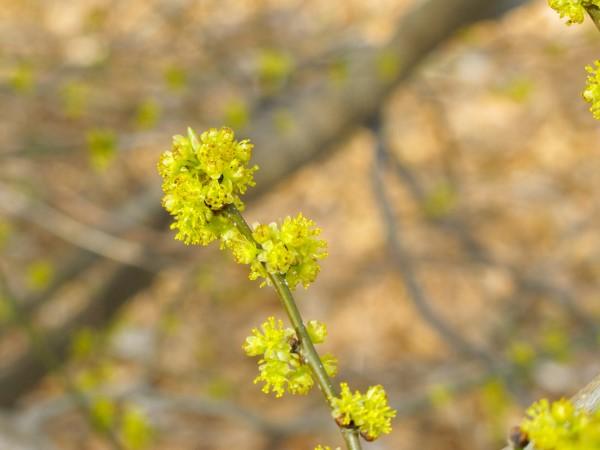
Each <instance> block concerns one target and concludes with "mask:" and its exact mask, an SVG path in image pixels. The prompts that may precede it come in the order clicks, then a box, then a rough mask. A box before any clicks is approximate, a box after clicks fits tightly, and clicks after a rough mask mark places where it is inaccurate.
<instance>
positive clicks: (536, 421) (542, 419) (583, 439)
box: [521, 399, 600, 450]
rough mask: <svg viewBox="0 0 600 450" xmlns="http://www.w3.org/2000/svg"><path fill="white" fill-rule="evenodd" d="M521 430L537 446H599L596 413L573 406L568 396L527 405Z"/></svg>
mask: <svg viewBox="0 0 600 450" xmlns="http://www.w3.org/2000/svg"><path fill="white" fill-rule="evenodd" d="M527 416H528V417H527V419H525V420H524V421H523V422H522V423H521V430H522V431H523V432H525V433H526V434H527V436H528V438H529V440H530V441H531V442H532V443H533V444H534V445H535V448H536V449H538V450H593V449H599V448H600V413H599V412H595V413H587V412H585V411H582V410H579V409H576V408H575V406H574V405H573V403H572V402H571V401H569V400H565V399H562V400H559V401H556V402H553V403H550V402H548V400H546V399H542V400H540V401H538V402H536V403H534V404H533V405H531V406H530V407H529V409H528V410H527Z"/></svg>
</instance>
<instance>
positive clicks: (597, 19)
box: [585, 5, 600, 31]
mask: <svg viewBox="0 0 600 450" xmlns="http://www.w3.org/2000/svg"><path fill="white" fill-rule="evenodd" d="M585 10H586V11H587V13H588V14H589V15H590V17H591V18H592V21H593V22H594V25H596V28H598V31H600V8H599V7H597V6H596V5H589V6H586V7H585Z"/></svg>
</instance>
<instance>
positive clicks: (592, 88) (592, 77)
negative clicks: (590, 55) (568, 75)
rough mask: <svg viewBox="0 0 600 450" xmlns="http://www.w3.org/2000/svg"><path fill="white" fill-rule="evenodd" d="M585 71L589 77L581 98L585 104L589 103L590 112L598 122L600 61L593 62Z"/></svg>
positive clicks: (599, 115)
mask: <svg viewBox="0 0 600 450" xmlns="http://www.w3.org/2000/svg"><path fill="white" fill-rule="evenodd" d="M585 70H586V71H587V72H588V73H589V75H588V77H587V84H586V88H585V90H584V91H583V98H584V99H585V101H586V102H588V103H591V106H590V111H591V112H592V115H593V116H594V119H598V120H600V60H598V61H596V62H594V65H593V66H591V65H590V66H586V67H585Z"/></svg>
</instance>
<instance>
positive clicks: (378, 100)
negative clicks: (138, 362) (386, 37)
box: [0, 0, 520, 406]
mask: <svg viewBox="0 0 600 450" xmlns="http://www.w3.org/2000/svg"><path fill="white" fill-rule="evenodd" d="M509 3H512V2H509ZM517 3H520V2H517ZM500 4H502V3H496V2H494V3H492V4H490V2H489V0H427V1H422V2H417V4H416V5H415V6H413V7H412V8H411V9H410V10H409V11H408V12H407V14H406V15H404V16H403V17H402V18H401V19H400V21H399V23H398V25H397V31H396V33H395V35H394V37H393V38H392V40H391V41H390V42H389V43H388V44H387V45H385V46H383V47H381V48H367V49H361V50H360V51H357V52H355V53H354V54H353V55H352V58H351V59H350V60H349V61H348V78H347V80H346V81H345V82H344V83H342V84H340V85H337V86H336V85H332V84H331V82H330V81H327V80H326V81H321V82H319V83H317V84H315V85H312V86H308V87H303V88H301V89H294V88H290V89H288V91H286V92H284V93H283V94H282V95H281V96H279V97H278V98H277V99H276V100H275V101H274V102H273V103H272V104H271V105H269V106H268V107H267V108H265V110H263V111H260V112H259V113H258V115H257V117H256V118H255V120H253V122H252V127H251V128H250V129H247V130H242V131H241V135H242V136H244V137H249V138H251V139H252V140H253V142H254V143H255V144H256V152H255V162H256V163H257V164H259V165H260V166H261V167H262V170H261V171H259V172H258V173H257V176H256V181H257V185H258V186H260V189H257V190H255V191H254V192H253V195H260V194H262V193H263V192H265V191H266V190H269V189H271V188H272V186H273V185H274V184H276V183H277V182H278V181H280V180H281V179H283V178H285V177H286V176H287V175H289V174H290V173H292V172H293V171H295V170H296V169H298V168H299V167H301V166H302V165H304V164H306V163H308V162H309V161H312V160H314V159H315V158H317V157H322V156H323V155H324V154H325V153H326V152H325V150H326V149H328V148H331V145H332V144H334V143H336V142H339V140H340V139H341V138H343V137H344V136H346V135H348V134H349V133H351V132H352V131H353V130H354V129H355V128H356V127H357V126H358V125H360V124H362V123H365V122H366V121H367V120H368V119H369V118H371V117H373V116H374V115H376V114H377V113H378V111H379V110H380V108H381V107H382V105H383V104H384V103H385V100H386V98H387V96H388V95H389V93H390V92H391V90H392V89H393V88H394V87H396V86H397V85H398V83H399V82H401V81H402V80H404V79H405V78H406V77H408V76H409V75H410V74H411V73H413V72H414V70H415V69H416V67H417V65H418V63H419V62H421V61H422V60H423V59H424V58H425V57H426V56H427V55H428V54H429V53H430V52H431V51H432V50H434V49H435V48H436V47H437V46H438V45H439V44H441V43H442V42H444V41H445V40H446V39H447V38H448V37H450V36H452V35H453V34H454V33H455V32H456V31H457V30H458V29H460V28H461V27H463V26H466V25H468V24H470V23H473V22H474V21H476V20H478V19H480V18H483V17H489V16H490V14H491V15H492V16H493V15H494V14H495V12H493V11H492V10H493V9H494V8H496V7H497V6H498V5H500ZM382 58H383V59H384V60H385V62H386V66H387V69H386V71H385V72H383V73H382V72H381V71H380V70H378V69H377V68H378V67H380V66H381V61H382ZM282 113H284V114H285V115H286V116H287V117H289V118H290V119H291V121H290V125H291V126H290V127H287V128H286V129H285V130H282V128H281V121H280V120H279V118H280V117H281V114H282ZM148 215H149V216H150V217H152V219H151V222H153V223H154V224H155V225H157V226H161V227H162V226H164V225H165V224H166V223H167V220H166V216H165V214H164V213H163V211H162V208H161V207H160V201H159V196H158V195H157V196H156V204H155V206H154V207H148ZM110 265H111V267H112V268H111V271H112V275H111V276H110V277H109V278H108V279H107V281H106V284H105V286H104V287H103V288H102V289H101V290H99V291H97V292H93V293H91V295H90V297H89V299H88V302H87V306H86V307H85V308H84V309H83V310H82V311H80V312H79V313H78V314H76V315H75V316H73V317H72V318H70V319H69V320H67V321H66V322H65V323H64V324H62V326H60V327H58V328H56V329H54V330H51V331H49V332H48V346H49V347H50V348H52V349H53V351H54V352H55V354H56V356H57V358H58V359H60V360H63V359H64V358H65V357H66V352H67V349H68V345H69V341H70V339H71V336H72V335H73V333H74V332H75V331H76V330H77V329H79V328H80V327H84V326H95V327H99V326H102V325H103V324H104V323H106V322H107V321H108V320H110V318H111V317H113V316H114V315H115V314H116V312H117V311H118V309H119V308H120V307H121V306H122V305H123V304H124V303H126V302H127V300H128V299H129V298H131V297H132V296H133V295H135V294H136V293H138V292H140V291H142V290H143V289H145V288H147V287H148V286H150V285H151V283H152V281H153V280H154V276H155V274H154V273H153V272H149V271H147V270H145V269H142V268H140V267H136V266H131V265H121V264H118V263H115V262H111V263H110ZM45 373H46V369H45V367H44V365H43V364H41V363H40V362H39V361H38V360H37V358H36V356H35V354H34V352H32V351H29V352H26V353H24V354H22V355H21V357H20V358H19V359H18V360H17V361H15V362H10V363H9V365H8V366H6V367H0V386H1V387H0V406H10V405H13V404H14V403H15V402H16V401H17V400H18V399H19V397H20V396H22V395H23V394H24V393H26V392H27V391H28V390H29V389H31V388H32V387H33V386H35V384H36V383H37V382H38V381H39V380H40V379H41V378H42V377H43V376H44V375H45Z"/></svg>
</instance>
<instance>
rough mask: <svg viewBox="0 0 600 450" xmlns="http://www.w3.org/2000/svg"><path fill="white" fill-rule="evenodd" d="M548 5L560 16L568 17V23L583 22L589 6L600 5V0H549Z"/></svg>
mask: <svg viewBox="0 0 600 450" xmlns="http://www.w3.org/2000/svg"><path fill="white" fill-rule="evenodd" d="M548 5H550V7H551V8H552V9H553V10H554V11H556V12H557V13H558V14H559V15H560V17H566V18H567V24H568V25H572V24H574V23H582V22H583V18H584V16H585V8H586V7H587V6H597V7H600V0H548Z"/></svg>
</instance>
